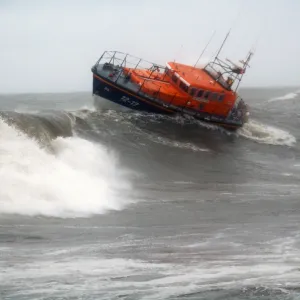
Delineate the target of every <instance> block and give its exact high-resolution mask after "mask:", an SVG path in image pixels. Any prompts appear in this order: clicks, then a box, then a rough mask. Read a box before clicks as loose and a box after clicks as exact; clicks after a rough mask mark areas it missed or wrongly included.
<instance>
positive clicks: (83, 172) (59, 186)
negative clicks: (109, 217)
mask: <svg viewBox="0 0 300 300" xmlns="http://www.w3.org/2000/svg"><path fill="white" fill-rule="evenodd" d="M0 140H1V143H0V182H1V189H0V213H16V214H23V215H46V216H56V217H83V216H88V215H91V214H101V213H105V212H107V211H108V210H119V209H122V208H123V206H124V205H126V204H127V203H128V202H129V199H128V198H126V196H125V195H126V194H127V195H128V193H126V192H129V191H130V184H129V182H128V181H127V177H126V176H125V174H123V173H122V172H121V170H120V168H119V167H118V165H117V161H116V158H115V157H114V156H113V155H112V154H111V153H109V152H107V150H106V149H105V148H104V147H103V146H101V145H96V144H93V143H91V142H89V141H87V140H84V139H81V138H77V137H70V138H57V139H56V140H54V141H53V142H52V147H53V148H54V152H55V153H54V154H53V153H47V152H46V151H45V150H43V149H41V148H40V147H39V145H38V143H37V142H36V141H34V140H32V139H30V138H28V137H27V136H26V135H25V134H23V133H21V132H18V131H17V130H16V129H15V128H13V127H10V126H8V125H7V124H6V123H4V122H3V121H2V120H0ZM124 191H126V192H125V193H124ZM121 192H122V196H121V195H120V193H121Z"/></svg>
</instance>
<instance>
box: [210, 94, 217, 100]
mask: <svg viewBox="0 0 300 300" xmlns="http://www.w3.org/2000/svg"><path fill="white" fill-rule="evenodd" d="M218 95H219V94H218V93H211V94H210V99H211V100H215V101H217V100H218Z"/></svg>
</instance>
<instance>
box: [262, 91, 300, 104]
mask: <svg viewBox="0 0 300 300" xmlns="http://www.w3.org/2000/svg"><path fill="white" fill-rule="evenodd" d="M299 93H300V90H298V91H296V92H292V93H287V94H286V95H284V96H280V97H276V98H272V99H270V100H268V102H274V101H281V100H291V99H294V98H296V97H297V96H298V94H299Z"/></svg>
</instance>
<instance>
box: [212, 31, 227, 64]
mask: <svg viewBox="0 0 300 300" xmlns="http://www.w3.org/2000/svg"><path fill="white" fill-rule="evenodd" d="M230 31H231V28H230V29H229V31H228V32H227V34H226V37H225V39H224V41H223V43H222V45H221V47H220V49H219V51H218V52H217V55H216V57H215V59H214V62H215V61H216V59H217V58H218V56H219V54H220V52H221V50H222V48H223V46H224V44H225V42H226V40H227V38H228V36H229V34H230Z"/></svg>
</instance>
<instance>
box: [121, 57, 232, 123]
mask: <svg viewBox="0 0 300 300" xmlns="http://www.w3.org/2000/svg"><path fill="white" fill-rule="evenodd" d="M124 71H125V72H126V74H128V75H130V78H131V80H132V81H133V82H135V83H137V84H139V85H140V86H141V91H143V92H144V93H146V94H148V95H150V96H154V97H157V98H159V99H161V100H163V101H165V102H166V103H168V104H169V103H172V104H173V105H176V106H179V107H180V106H181V107H188V108H190V109H194V110H197V111H202V112H206V113H209V114H216V115H220V116H224V117H225V116H227V114H228V113H229V111H230V110H231V108H232V106H233V105H234V102H235V99H236V93H235V92H234V91H232V90H231V88H230V82H228V81H227V82H226V81H225V79H224V78H223V77H222V75H220V77H219V78H217V76H218V73H217V72H216V74H215V76H214V75H213V73H209V72H208V71H207V70H205V69H200V68H196V67H192V66H189V65H184V64H180V63H175V62H169V63H167V65H166V69H165V72H163V73H160V72H158V71H156V70H139V69H137V70H136V69H130V68H126V69H124ZM214 77H215V78H214ZM226 85H227V86H226Z"/></svg>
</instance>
